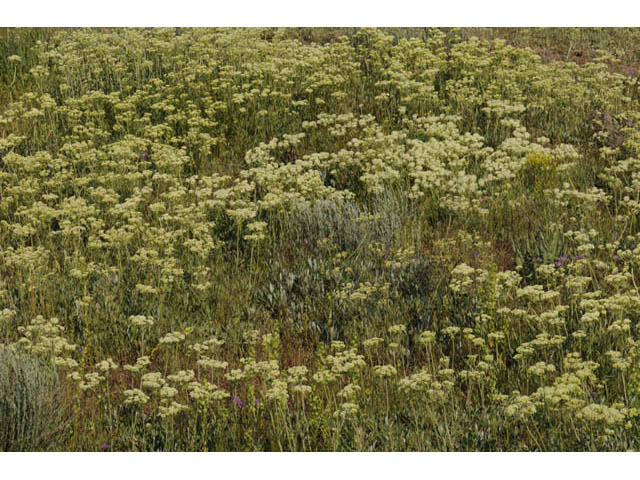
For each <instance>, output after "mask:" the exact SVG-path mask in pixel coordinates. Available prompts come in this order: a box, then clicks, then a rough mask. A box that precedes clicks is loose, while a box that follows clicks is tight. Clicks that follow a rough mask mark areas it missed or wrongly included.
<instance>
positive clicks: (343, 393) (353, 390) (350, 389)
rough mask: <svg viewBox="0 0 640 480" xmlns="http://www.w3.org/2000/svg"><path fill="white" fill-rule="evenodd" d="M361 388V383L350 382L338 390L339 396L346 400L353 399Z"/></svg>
mask: <svg viewBox="0 0 640 480" xmlns="http://www.w3.org/2000/svg"><path fill="white" fill-rule="evenodd" d="M361 390H362V388H361V387H360V385H356V384H354V383H349V384H348V385H346V386H345V387H344V388H343V389H342V390H340V391H339V392H338V396H339V397H341V398H343V399H345V400H351V399H353V398H355V397H356V396H357V395H358V393H359V392H360V391H361Z"/></svg>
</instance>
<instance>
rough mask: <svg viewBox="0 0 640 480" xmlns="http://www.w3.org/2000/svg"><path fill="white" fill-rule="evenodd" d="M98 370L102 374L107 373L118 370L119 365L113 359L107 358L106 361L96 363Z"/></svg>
mask: <svg viewBox="0 0 640 480" xmlns="http://www.w3.org/2000/svg"><path fill="white" fill-rule="evenodd" d="M96 368H97V369H98V370H100V371H101V372H103V373H106V372H108V371H109V370H116V369H117V368H118V365H117V364H116V363H115V362H114V361H113V360H112V359H111V358H107V359H106V360H102V361H101V362H98V363H96Z"/></svg>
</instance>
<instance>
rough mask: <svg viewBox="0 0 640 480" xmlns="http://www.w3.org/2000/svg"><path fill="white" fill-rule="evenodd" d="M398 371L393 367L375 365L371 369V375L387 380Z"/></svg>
mask: <svg viewBox="0 0 640 480" xmlns="http://www.w3.org/2000/svg"><path fill="white" fill-rule="evenodd" d="M397 373H398V371H397V370H396V368H395V367H394V366H393V365H377V366H375V367H373V374H374V375H375V376H376V377H381V378H389V377H394V376H395V375H397Z"/></svg>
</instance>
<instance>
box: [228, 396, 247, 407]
mask: <svg viewBox="0 0 640 480" xmlns="http://www.w3.org/2000/svg"><path fill="white" fill-rule="evenodd" d="M231 402H233V404H234V405H235V406H236V407H238V408H242V407H244V402H243V401H242V399H241V398H240V397H238V396H237V395H233V396H232V397H231Z"/></svg>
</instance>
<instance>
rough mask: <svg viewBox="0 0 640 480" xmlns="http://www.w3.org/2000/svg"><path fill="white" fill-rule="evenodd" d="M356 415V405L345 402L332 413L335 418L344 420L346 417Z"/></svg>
mask: <svg viewBox="0 0 640 480" xmlns="http://www.w3.org/2000/svg"><path fill="white" fill-rule="evenodd" d="M356 413H358V405H357V404H355V403H351V402H345V403H343V404H342V405H340V409H339V410H336V411H335V412H334V413H333V416H334V417H335V418H342V419H345V418H347V417H351V416H353V415H355V414H356Z"/></svg>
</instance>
